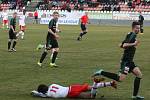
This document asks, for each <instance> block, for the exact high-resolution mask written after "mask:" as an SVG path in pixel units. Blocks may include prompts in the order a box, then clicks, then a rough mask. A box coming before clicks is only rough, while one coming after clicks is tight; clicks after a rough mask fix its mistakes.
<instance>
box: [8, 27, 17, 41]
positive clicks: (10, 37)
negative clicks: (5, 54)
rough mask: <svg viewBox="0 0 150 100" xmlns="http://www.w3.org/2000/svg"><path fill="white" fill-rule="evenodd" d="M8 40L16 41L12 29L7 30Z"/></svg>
mask: <svg viewBox="0 0 150 100" xmlns="http://www.w3.org/2000/svg"><path fill="white" fill-rule="evenodd" d="M9 39H17V37H16V33H14V32H13V30H12V29H10V30H9Z"/></svg>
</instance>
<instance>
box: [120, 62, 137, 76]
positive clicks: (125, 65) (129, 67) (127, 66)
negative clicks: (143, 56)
mask: <svg viewBox="0 0 150 100" xmlns="http://www.w3.org/2000/svg"><path fill="white" fill-rule="evenodd" d="M135 67H137V66H136V65H135V64H134V62H126V61H122V62H121V63H120V71H119V72H120V73H122V74H126V75H127V74H128V73H130V72H132V71H133V69H134V68H135Z"/></svg>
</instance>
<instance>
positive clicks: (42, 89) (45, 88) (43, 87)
mask: <svg viewBox="0 0 150 100" xmlns="http://www.w3.org/2000/svg"><path fill="white" fill-rule="evenodd" d="M37 91H38V92H41V93H43V94H45V93H46V92H47V91H48V86H47V85H44V84H40V85H39V86H38V89H37Z"/></svg>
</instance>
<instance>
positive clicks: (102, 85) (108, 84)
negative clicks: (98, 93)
mask: <svg viewBox="0 0 150 100" xmlns="http://www.w3.org/2000/svg"><path fill="white" fill-rule="evenodd" d="M106 86H111V82H101V83H97V85H96V87H97V88H100V87H106Z"/></svg>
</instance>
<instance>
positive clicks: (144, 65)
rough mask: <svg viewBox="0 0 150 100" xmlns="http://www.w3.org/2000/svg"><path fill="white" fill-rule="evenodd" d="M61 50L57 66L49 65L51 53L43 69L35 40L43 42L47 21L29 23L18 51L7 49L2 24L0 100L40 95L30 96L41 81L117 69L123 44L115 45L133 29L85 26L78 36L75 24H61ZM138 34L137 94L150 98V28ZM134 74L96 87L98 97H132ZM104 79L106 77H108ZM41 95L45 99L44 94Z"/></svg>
mask: <svg viewBox="0 0 150 100" xmlns="http://www.w3.org/2000/svg"><path fill="white" fill-rule="evenodd" d="M60 29H61V31H62V33H60V37H61V38H60V40H59V46H60V52H59V54H58V58H59V59H58V60H57V61H56V63H57V64H58V65H59V68H51V67H49V63H50V55H48V56H47V58H46V59H45V60H44V63H43V68H40V67H39V66H38V65H37V61H38V60H39V59H40V56H41V53H42V50H40V51H36V46H37V45H38V44H39V43H43V44H44V43H45V38H46V35H47V25H27V30H26V32H25V39H24V40H19V41H18V43H17V45H16V49H17V52H8V51H7V37H8V32H7V30H3V29H0V30H1V32H0V100H41V98H34V97H32V96H31V95H30V91H32V90H33V89H36V87H37V85H39V84H40V83H44V84H51V83H58V84H61V85H69V84H74V83H90V84H92V80H91V75H92V74H93V72H95V71H96V70H98V69H104V70H107V71H111V72H116V73H117V72H118V70H119V62H120V58H121V56H122V51H123V50H122V49H120V48H119V47H118V45H119V43H121V41H122V40H123V39H124V37H125V35H126V34H127V33H128V32H129V31H130V30H131V28H130V27H126V26H96V25H89V27H88V34H87V35H86V36H85V37H84V38H83V40H82V41H76V38H77V36H78V34H79V32H80V27H79V26H63V25H62V26H60ZM144 29H145V32H144V33H145V34H144V35H139V36H138V38H139V40H140V45H139V46H138V48H137V51H136V55H135V62H136V64H137V65H139V66H140V68H141V70H142V72H143V79H142V82H141V88H140V94H141V95H142V96H144V97H145V100H150V86H149V84H150V74H149V72H150V27H145V28H144ZM133 79H134V77H133V75H131V74H129V75H128V77H127V79H126V80H125V81H124V82H122V83H119V84H118V89H117V90H115V89H113V88H111V87H108V88H101V89H98V90H99V92H98V95H97V98H101V96H102V95H104V98H101V99H98V100H130V97H131V96H132V88H133ZM106 81H109V79H107V78H106ZM42 100H44V99H42Z"/></svg>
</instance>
